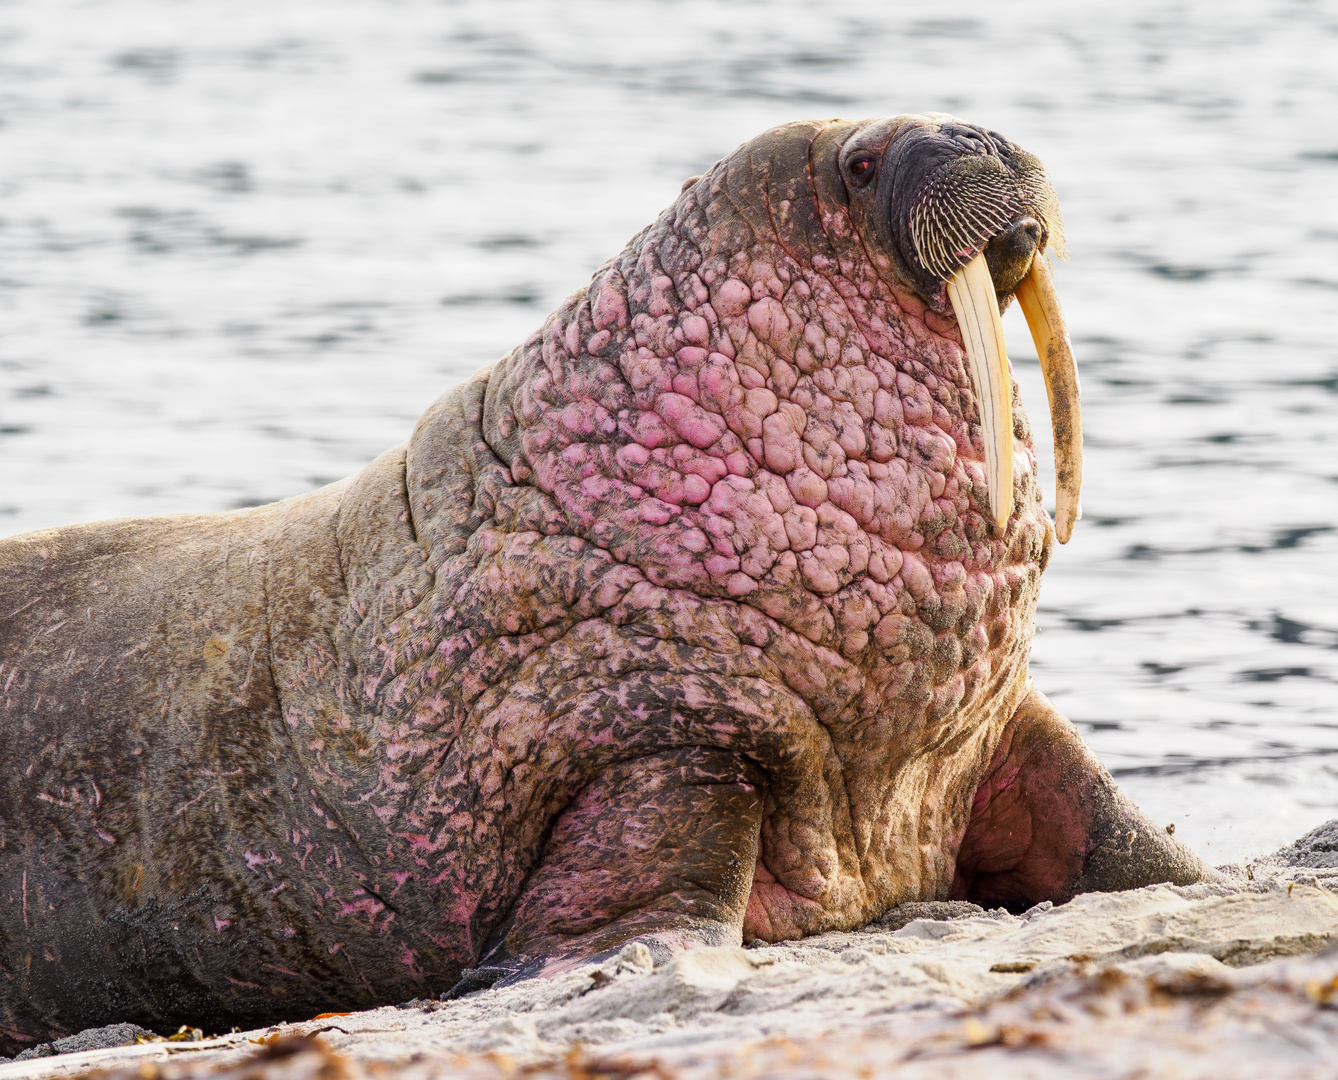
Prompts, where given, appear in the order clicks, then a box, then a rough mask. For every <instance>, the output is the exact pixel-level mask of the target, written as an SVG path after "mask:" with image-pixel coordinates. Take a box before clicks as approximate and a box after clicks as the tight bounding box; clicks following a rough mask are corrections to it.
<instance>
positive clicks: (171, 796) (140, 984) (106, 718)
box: [0, 485, 342, 1050]
mask: <svg viewBox="0 0 1338 1080" xmlns="http://www.w3.org/2000/svg"><path fill="white" fill-rule="evenodd" d="M341 487H342V485H340V486H336V487H335V488H332V489H325V490H323V491H320V492H314V493H312V494H310V495H306V496H302V497H300V498H297V499H292V500H288V501H286V502H284V503H278V504H274V505H272V506H268V507H259V508H255V509H249V510H243V511H235V512H228V513H219V514H183V515H175V516H171V517H161V518H136V519H123V520H118V521H107V522H97V523H93V524H87V525H75V526H69V527H65V528H59V529H51V530H44V531H40V532H34V533H28V534H25V535H21V536H16V537H12V538H9V539H5V540H2V541H0V755H3V760H4V761H5V763H6V764H5V765H4V766H3V767H0V897H3V898H4V900H5V903H4V904H3V905H0V980H3V981H5V982H8V983H9V984H10V988H9V989H7V990H6V991H5V994H4V998H5V1000H4V1001H3V1002H2V1003H0V1029H3V1031H5V1032H9V1033H22V1032H35V1033H44V1034H43V1037H46V1034H47V1033H49V1032H50V1031H51V1030H53V1027H52V1024H53V1017H59V1019H56V1020H54V1024H55V1027H57V1028H69V1029H71V1030H78V1028H79V1026H80V1025H83V1026H87V1025H88V1024H92V1023H96V1022H98V1020H99V1017H101V1016H104V1015H110V1013H109V1012H108V1008H109V1002H110V1003H111V1012H114V1013H116V1014H117V1015H118V1016H135V1017H139V1018H140V1022H147V1023H154V1022H158V1023H161V1022H163V1021H170V1020H173V1019H175V1017H176V1016H182V1017H186V1016H187V1014H191V1013H194V1014H196V1015H201V1016H205V1015H211V1014H212V1013H215V1012H217V1011H218V1000H217V996H216V993H215V989H214V988H215V987H216V985H217V983H218V982H219V979H218V978H217V977H216V973H214V972H213V971H212V969H213V968H215V967H216V966H217V963H218V959H217V958H215V957H213V956H212V955H211V954H210V951H209V947H208V942H209V939H210V938H217V937H218V936H219V933H218V930H217V929H216V924H215V921H214V920H215V919H216V918H217V916H216V911H217V910H218V902H219V901H220V899H222V898H229V900H230V902H231V903H232V904H233V905H234V907H237V906H240V907H245V906H246V904H247V903H248V902H249V901H248V900H247V899H246V897H247V895H248V892H247V890H246V889H244V888H241V889H239V888H237V887H235V886H236V885H237V884H238V883H237V882H236V881H233V880H232V879H234V878H235V877H236V871H235V870H234V869H232V868H231V867H230V866H229V865H227V864H228V861H229V860H228V858H227V857H226V856H225V854H224V849H226V848H228V847H232V848H236V849H238V850H242V849H244V848H246V847H247V838H248V837H250V836H254V835H256V834H259V835H261V836H265V835H268V834H269V833H271V832H272V831H273V830H274V827H275V826H274V822H273V821H272V820H271V819H272V818H273V817H274V814H273V808H271V807H259V806H255V805H253V804H244V805H238V803H237V802H236V801H235V800H232V799H229V797H228V792H229V791H230V790H231V789H230V788H229V787H228V785H229V784H233V785H251V786H258V785H257V784H256V776H255V775H252V774H253V773H259V772H263V769H264V767H265V765H272V764H273V761H274V760H275V757H274V755H275V754H277V753H281V752H283V749H284V745H285V744H284V742H283V741H282V740H281V736H282V734H283V733H282V716H281V703H280V700H279V696H278V694H277V692H276V689H275V685H274V679H273V676H272V651H273V641H272V639H273V618H274V615H273V613H274V611H275V610H276V609H277V610H280V611H282V609H283V607H284V600H285V595H286V593H287V591H288V590H289V588H290V587H291V582H289V583H287V584H285V582H284V581H278V582H276V581H275V577H276V574H277V575H278V576H279V577H280V578H283V577H284V575H285V574H290V573H291V566H290V564H292V563H297V564H299V565H300V567H301V573H302V576H303V577H304V578H307V579H309V578H310V576H311V573H314V574H315V575H316V576H318V577H321V578H323V579H325V580H327V581H330V582H332V585H331V591H332V592H336V593H337V592H338V589H339V582H340V571H339V564H338V558H337V552H336V545H335V540H334V536H333V533H334V525H335V519H336V516H337V513H338V505H339V490H340V488H341ZM276 563H278V564H282V566H281V567H280V568H279V569H276ZM284 567H287V569H284ZM303 587H307V586H306V583H305V581H304V583H303ZM206 791H208V792H209V794H208V795H206V796H204V797H203V798H202V793H203V792H206ZM206 803H208V804H210V805H206ZM252 843H253V841H252ZM231 861H233V862H235V861H236V859H235V858H233V859H232V860H231ZM239 897H240V898H241V899H240V901H239V900H238V898H239ZM202 946H203V949H202ZM136 958H137V959H136ZM145 972H148V973H151V975H150V978H151V979H152V980H153V981H154V982H155V983H156V984H157V985H156V987H151V986H149V985H147V984H146V983H145V982H144V981H143V979H142V977H141V975H142V973H145ZM150 1002H152V1004H150ZM271 1011H272V1008H271ZM280 1011H282V1007H281V1008H280ZM183 1022H184V1021H183ZM4 1041H5V1043H6V1045H7V1046H8V1048H9V1049H10V1050H12V1049H15V1048H18V1047H21V1046H22V1045H23V1043H22V1041H19V1042H18V1043H13V1042H11V1041H10V1040H9V1039H5V1040H4Z"/></svg>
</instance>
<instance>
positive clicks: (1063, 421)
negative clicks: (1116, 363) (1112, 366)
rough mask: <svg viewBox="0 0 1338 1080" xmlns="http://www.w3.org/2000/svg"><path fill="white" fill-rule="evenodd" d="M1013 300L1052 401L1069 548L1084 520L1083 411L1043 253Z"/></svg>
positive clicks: (1058, 508)
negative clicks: (1024, 321)
mask: <svg viewBox="0 0 1338 1080" xmlns="http://www.w3.org/2000/svg"><path fill="white" fill-rule="evenodd" d="M1013 295H1015V296H1016V297H1017V302H1018V304H1019V306H1021V308H1022V314H1023V315H1025V316H1026V317H1027V327H1028V329H1030V330H1031V340H1032V341H1033V342H1035V344H1036V355H1037V356H1038V357H1040V360H1041V374H1042V375H1044V376H1045V394H1046V396H1047V397H1048V398H1049V399H1050V425H1051V427H1052V428H1053V429H1054V433H1055V536H1056V538H1057V539H1058V540H1059V542H1060V543H1061V544H1067V543H1068V542H1069V537H1070V536H1072V535H1073V524H1074V522H1076V521H1077V520H1078V519H1079V518H1080V517H1082V501H1081V496H1082V405H1081V403H1080V401H1079V396H1080V395H1079V388H1078V366H1077V364H1076V363H1075V362H1074V360H1073V344H1072V343H1071V342H1070V341H1069V332H1068V329H1067V328H1066V327H1065V326H1064V313H1063V312H1062V311H1061V310H1060V307H1059V296H1058V295H1057V294H1056V292H1055V283H1054V279H1053V278H1051V276H1050V264H1049V263H1047V262H1046V261H1045V255H1044V253H1043V252H1039V251H1038V252H1037V253H1036V257H1035V258H1034V259H1033V260H1032V263H1031V269H1030V270H1029V271H1028V272H1027V276H1026V277H1025V278H1023V279H1022V284H1020V285H1019V286H1018V287H1017V290H1016V291H1015V292H1014V294H1013Z"/></svg>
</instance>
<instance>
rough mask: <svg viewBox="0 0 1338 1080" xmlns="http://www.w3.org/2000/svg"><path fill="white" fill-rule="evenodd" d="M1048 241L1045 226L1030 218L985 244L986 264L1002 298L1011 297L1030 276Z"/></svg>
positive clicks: (1015, 223) (1005, 230) (1010, 227)
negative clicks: (1043, 244) (1033, 262)
mask: <svg viewBox="0 0 1338 1080" xmlns="http://www.w3.org/2000/svg"><path fill="white" fill-rule="evenodd" d="M1044 238H1045V228H1044V226H1042V225H1041V223H1040V222H1039V221H1037V220H1036V219H1035V218H1034V217H1031V216H1030V215H1028V216H1026V217H1024V218H1021V219H1020V220H1018V221H1015V222H1013V223H1012V224H1011V225H1009V226H1008V227H1007V228H1006V229H1004V230H1003V232H1001V233H997V234H995V235H994V236H993V237H992V238H991V239H990V241H989V243H987V244H986V245H985V262H986V263H987V264H988V265H989V268H990V277H991V278H992V279H993V281H994V290H995V292H996V293H998V295H999V296H1000V297H1004V296H1009V295H1011V294H1012V293H1013V291H1014V290H1015V289H1016V288H1017V287H1018V285H1019V284H1020V283H1021V281H1022V279H1023V278H1024V277H1026V276H1027V273H1028V272H1029V271H1030V270H1031V261H1032V259H1034V258H1035V257H1036V252H1037V250H1039V248H1040V246H1041V241H1042V240H1043V239H1044Z"/></svg>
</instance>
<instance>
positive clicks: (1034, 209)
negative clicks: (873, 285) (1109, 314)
mask: <svg viewBox="0 0 1338 1080" xmlns="http://www.w3.org/2000/svg"><path fill="white" fill-rule="evenodd" d="M835 165H836V167H838V169H839V171H840V174H842V179H843V181H844V185H846V190H847V191H848V194H850V199H851V211H852V213H854V214H855V215H856V219H858V221H859V222H860V225H862V226H863V232H867V233H868V234H872V236H875V237H878V238H879V241H880V246H882V249H883V250H884V252H886V254H887V257H888V260H890V261H891V264H892V266H894V268H895V270H896V273H898V276H900V277H902V278H903V280H904V281H907V282H909V284H910V285H913V286H914V288H915V290H917V292H918V293H919V294H921V296H923V297H925V298H926V300H927V301H929V302H930V305H931V306H933V308H934V309H935V310H939V312H943V310H946V309H947V308H949V306H951V310H953V313H954V314H955V316H957V320H958V324H959V327H961V332H962V344H963V347H965V348H966V352H967V359H969V361H970V365H971V377H973V381H974V384H975V392H977V396H978V399H979V401H981V407H982V424H983V427H985V447H986V467H987V472H989V483H990V507H991V510H993V511H994V517H995V521H997V522H998V523H999V526H1002V525H1004V522H1005V521H1008V517H1009V514H1010V513H1012V509H1013V506H1012V503H1013V499H1012V488H1013V446H1012V442H1013V435H1012V424H1010V423H1008V422H1006V420H1005V418H1008V416H1009V415H1010V412H1012V401H1010V387H1009V369H1008V357H1006V353H1005V351H1004V335H1002V329H1001V325H999V320H998V310H995V309H994V305H993V304H991V302H990V296H991V294H993V296H994V297H995V298H997V302H998V309H999V310H1001V309H1002V308H1004V306H1005V305H1006V304H1008V301H1009V298H1010V297H1012V296H1013V294H1014V293H1016V294H1017V297H1018V301H1020V302H1021V304H1022V309H1024V312H1025V314H1026V320H1028V324H1029V327H1030V329H1032V335H1033V337H1034V341H1036V349H1037V353H1038V356H1040V357H1041V364H1042V369H1044V373H1045V384H1046V389H1048V393H1049V397H1050V410H1052V419H1053V422H1054V454H1056V476H1057V483H1056V487H1057V491H1056V534H1057V537H1058V539H1060V542H1061V543H1066V542H1068V539H1069V537H1070V535H1072V531H1073V523H1074V521H1076V519H1077V518H1078V517H1080V515H1081V509H1080V503H1078V488H1080V486H1081V479H1082V435H1081V416H1080V410H1078V383H1077V373H1076V368H1074V365H1073V353H1072V347H1070V345H1069V341H1068V335H1066V333H1065V332H1064V324H1062V316H1061V314H1060V308H1058V301H1057V298H1056V294H1054V288H1053V284H1052V281H1050V276H1049V269H1048V266H1046V264H1045V260H1044V258H1038V256H1042V254H1044V253H1045V252H1046V250H1050V252H1054V253H1057V254H1061V256H1062V253H1064V226H1062V222H1061V218H1060V203H1058V198H1057V197H1056V194H1054V189H1053V187H1052V186H1050V182H1049V179H1048V178H1046V175H1045V169H1044V167H1042V166H1041V162H1040V161H1038V159H1037V158H1036V157H1033V155H1032V154H1029V153H1026V151H1025V150H1022V147H1020V146H1017V145H1014V143H1010V142H1009V141H1008V139H1005V138H1004V137H1002V135H999V134H998V132H997V131H989V130H986V128H983V127H978V126H975V124H970V123H965V122H963V120H958V119H955V118H953V116H947V115H941V114H933V115H927V116H915V118H894V119H890V120H878V122H872V123H868V124H862V126H860V127H859V130H858V131H856V132H855V134H854V135H852V137H848V138H846V139H844V141H843V142H842V145H840V151H839V154H838V157H836V162H835Z"/></svg>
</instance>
